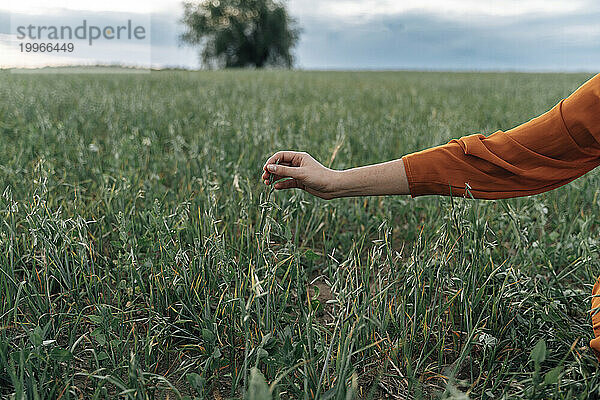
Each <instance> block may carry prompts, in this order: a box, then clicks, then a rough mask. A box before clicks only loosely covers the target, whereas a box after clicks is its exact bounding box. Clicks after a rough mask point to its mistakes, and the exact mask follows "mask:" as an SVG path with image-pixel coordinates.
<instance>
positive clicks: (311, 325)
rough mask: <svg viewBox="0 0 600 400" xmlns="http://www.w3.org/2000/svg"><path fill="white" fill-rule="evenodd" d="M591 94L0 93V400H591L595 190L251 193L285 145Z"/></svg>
mask: <svg viewBox="0 0 600 400" xmlns="http://www.w3.org/2000/svg"><path fill="white" fill-rule="evenodd" d="M589 76H590V75H589V74H588V75H583V74H573V75H572V74H512V73H511V74H462V73H420V72H381V73H373V72H282V71H264V72H256V71H222V72H158V73H154V72H153V73H151V74H147V75H121V74H117V75H109V74H107V75H102V74H97V75H90V74H81V75H77V74H69V75H46V74H40V75H31V74H28V75H18V74H10V73H8V72H6V71H5V72H2V73H0V94H1V95H2V96H1V98H2V100H1V101H0V137H1V138H2V145H1V146H0V183H1V188H0V191H2V196H1V198H0V215H1V218H2V224H1V227H0V296H1V299H0V300H1V301H0V396H2V395H3V396H5V397H7V398H15V399H22V398H26V399H38V398H39V399H79V398H86V399H87V398H90V399H100V398H116V397H119V398H129V399H146V398H169V399H177V398H183V397H187V398H190V399H203V398H211V399H212V398H214V399H227V398H241V397H247V398H250V399H264V398H269V397H271V396H272V397H273V398H282V399H286V398H290V399H296V398H298V399H312V398H321V399H350V398H352V397H355V398H365V399H366V398H381V397H386V396H387V397H388V398H438V397H442V398H466V397H467V396H468V397H469V398H501V397H504V398H527V399H541V398H561V399H571V398H580V399H587V398H592V397H594V396H597V395H598V393H600V375H599V374H598V373H597V372H598V371H597V367H598V363H597V361H596V359H595V357H594V355H593V354H592V352H591V350H589V348H588V347H587V344H588V342H589V340H590V338H591V337H592V331H591V327H590V317H589V308H590V293H591V287H592V284H593V283H594V281H595V279H596V277H597V275H598V274H599V273H600V262H599V259H598V251H599V247H598V245H599V239H598V238H599V237H600V235H599V234H600V229H599V226H598V224H597V221H598V219H599V217H600V199H599V198H598V192H599V190H600V189H599V188H600V176H599V175H598V173H597V172H595V171H593V172H591V173H589V174H587V175H586V176H584V177H582V178H580V179H578V180H576V181H574V182H573V183H571V184H569V185H567V186H565V187H562V188H560V189H557V190H555V191H552V192H549V193H545V194H542V195H538V196H534V197H529V198H520V199H511V200H503V201H474V200H467V199H460V198H454V199H450V198H442V197H422V198H417V199H410V198H407V197H370V198H352V199H339V200H333V201H329V202H326V201H322V200H319V199H316V198H313V197H311V196H310V195H307V194H306V193H302V192H273V193H271V191H270V190H269V189H268V188H266V187H265V186H264V185H262V184H261V181H260V174H261V167H262V165H263V163H264V161H265V159H266V158H267V157H268V156H269V155H270V154H272V153H273V152H274V151H276V150H280V149H301V150H305V151H308V152H310V153H311V154H313V155H314V156H315V157H316V158H317V159H319V160H321V161H323V162H324V163H325V164H330V165H331V166H332V167H334V168H347V167H351V166H357V165H363V164H366V163H372V162H379V161H385V160H390V159H394V158H398V157H400V156H402V155H403V154H407V153H410V152H413V151H417V150H420V149H423V148H425V147H428V146H432V145H436V144H440V143H445V142H446V141H447V140H449V139H451V138H454V137H459V136H462V135H466V134H470V133H476V132H481V133H484V134H489V133H492V132H493V131H495V130H498V129H508V128H511V127H513V126H516V125H517V124H519V123H521V122H524V121H526V120H528V119H530V118H532V117H533V116H536V115H538V114H540V113H542V112H544V111H546V110H547V109H549V108H550V107H552V106H553V105H554V104H556V103H557V102H558V101H559V100H560V99H561V98H563V97H565V96H567V95H568V94H569V93H571V92H572V91H573V90H574V89H575V88H577V87H578V86H579V85H580V84H581V83H582V82H583V81H585V80H586V79H587V78H588V77H589ZM267 385H268V386H267Z"/></svg>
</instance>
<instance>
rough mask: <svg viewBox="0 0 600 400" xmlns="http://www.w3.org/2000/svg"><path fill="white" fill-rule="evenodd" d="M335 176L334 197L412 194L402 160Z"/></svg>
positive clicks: (356, 169)
mask: <svg viewBox="0 0 600 400" xmlns="http://www.w3.org/2000/svg"><path fill="white" fill-rule="evenodd" d="M335 174H336V176H335V184H334V192H333V194H334V197H349V196H378V195H393V194H410V192H409V189H408V180H407V179H406V172H405V171H404V163H403V162H402V160H401V159H398V160H393V161H388V162H384V163H380V164H373V165H367V166H364V167H358V168H352V169H347V170H343V171H336V173H335Z"/></svg>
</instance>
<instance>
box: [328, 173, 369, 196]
mask: <svg viewBox="0 0 600 400" xmlns="http://www.w3.org/2000/svg"><path fill="white" fill-rule="evenodd" d="M331 171H332V178H331V183H332V187H331V189H332V191H331V194H332V195H333V197H348V196H359V195H361V193H362V186H361V180H360V179H357V177H356V176H355V175H356V174H355V172H356V171H355V169H346V170H331Z"/></svg>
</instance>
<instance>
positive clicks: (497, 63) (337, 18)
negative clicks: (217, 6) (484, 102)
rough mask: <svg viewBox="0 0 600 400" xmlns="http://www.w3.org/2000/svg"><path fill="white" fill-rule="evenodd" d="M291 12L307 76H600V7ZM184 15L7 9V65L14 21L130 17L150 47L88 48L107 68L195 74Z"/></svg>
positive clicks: (121, 3)
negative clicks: (397, 72) (411, 72)
mask: <svg viewBox="0 0 600 400" xmlns="http://www.w3.org/2000/svg"><path fill="white" fill-rule="evenodd" d="M288 5H289V10H290V13H291V14H292V15H293V16H294V17H295V18H296V19H297V20H298V22H299V25H300V26H301V27H302V29H303V33H302V36H301V41H300V43H299V45H298V47H297V48H296V50H295V53H296V57H297V65H298V67H300V68H306V69H460V70H463V69H466V70H544V71H546V70H560V71H564V70H568V71H577V70H583V71H591V72H597V70H598V67H599V66H600V23H599V22H598V21H600V1H598V0H569V1H565V0H560V1H558V0H519V1H517V0H496V1H489V0H402V1H400V0H378V1H376V0H290V1H289V2H288ZM49 6H51V8H50V9H49V8H48V7H49ZM67 9H68V10H67ZM181 13H182V6H181V2H180V1H179V0H153V1H128V0H103V1H97V0H76V1H75V0H58V1H56V0H55V1H50V0H19V1H16V0H11V1H8V3H6V2H5V1H3V2H2V3H0V66H5V67H6V66H12V65H18V64H19V62H21V61H22V60H23V57H25V56H24V55H23V54H22V53H21V52H20V50H19V49H18V45H19V42H18V41H16V38H15V36H14V33H15V31H14V29H15V26H16V25H15V24H16V23H21V22H23V21H28V22H29V21H36V22H39V23H40V24H41V23H44V24H61V23H62V24H65V23H68V24H77V23H79V22H80V21H81V20H82V19H83V18H87V19H89V20H92V21H93V22H95V23H98V24H99V23H100V22H102V21H109V22H110V21H111V19H112V20H115V19H119V18H121V19H122V18H131V19H133V20H134V21H140V23H141V24H143V25H145V26H149V27H150V32H149V34H148V40H147V41H146V42H143V43H142V42H139V43H133V42H128V43H123V44H121V45H119V46H114V45H113V43H106V42H105V43H97V44H94V46H93V47H91V48H87V50H90V51H92V53H93V54H95V55H96V56H97V57H98V58H100V59H102V61H104V62H115V63H118V62H122V63H127V64H137V65H148V64H152V65H153V66H155V67H164V66H181V67H187V68H197V67H199V62H198V56H197V50H196V49H193V48H189V47H182V46H180V45H179V44H178V42H177V35H178V33H180V32H181V30H182V27H181V26H180V25H179V22H178V20H179V19H180V18H181ZM32 14H37V17H36V16H33V15H32ZM11 19H12V26H13V31H12V32H11ZM78 21H79V22H78ZM109 22H107V24H108V23H109ZM111 46H112V47H111ZM88 47H89V46H88ZM79 49H82V50H85V49H84V48H83V46H79ZM90 51H88V52H87V53H86V52H83V53H78V54H77V57H75V56H73V57H71V58H65V57H62V58H61V57H56V56H50V55H47V54H46V55H37V56H36V58H35V60H34V59H33V58H32V56H31V55H26V56H27V57H29V58H27V62H28V63H33V62H34V61H35V63H37V64H36V65H51V64H57V63H58V64H65V63H67V64H68V63H82V62H85V60H89V59H90V58H89V57H91V56H90Z"/></svg>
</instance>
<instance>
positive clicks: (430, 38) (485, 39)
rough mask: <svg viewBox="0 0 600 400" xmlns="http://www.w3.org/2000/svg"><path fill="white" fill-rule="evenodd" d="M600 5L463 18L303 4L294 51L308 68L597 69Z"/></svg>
mask: <svg viewBox="0 0 600 400" xmlns="http://www.w3.org/2000/svg"><path fill="white" fill-rule="evenodd" d="M303 1H308V0H303ZM432 3H433V2H432ZM575 3H577V2H575ZM428 4H429V2H428ZM599 8H600V7H598V6H596V10H594V9H593V7H592V8H587V9H585V10H579V9H578V8H573V9H572V10H571V11H568V12H566V11H563V10H561V11H560V12H558V11H557V12H555V13H550V12H546V13H525V14H522V15H520V16H519V17H515V16H511V15H497V16H492V15H491V13H488V14H487V15H464V16H463V17H462V18H457V17H456V15H449V14H441V13H439V12H438V11H437V10H436V11H435V12H431V11H427V10H412V11H402V12H398V13H395V14H394V13H388V14H381V13H379V12H378V11H377V10H375V11H372V12H370V13H367V14H366V15H364V16H362V17H359V16H357V15H350V16H346V17H340V16H338V17H335V18H332V17H331V16H327V17H325V16H323V15H322V14H320V13H317V12H314V13H308V12H305V14H304V15H303V16H299V17H298V18H299V22H300V24H301V26H303V28H304V34H303V37H302V41H301V43H300V45H299V47H298V49H297V58H298V60H299V63H300V64H301V66H302V67H304V68H375V69H379V68H391V69H394V68H411V69H413V68H415V69H469V70H480V69H482V70H490V69H493V70H503V69H510V70H588V71H593V70H596V69H597V68H598V65H600V40H599V39H600V28H599V25H598V23H597V21H598V20H599V17H600V12H599V11H598V9H599Z"/></svg>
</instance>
